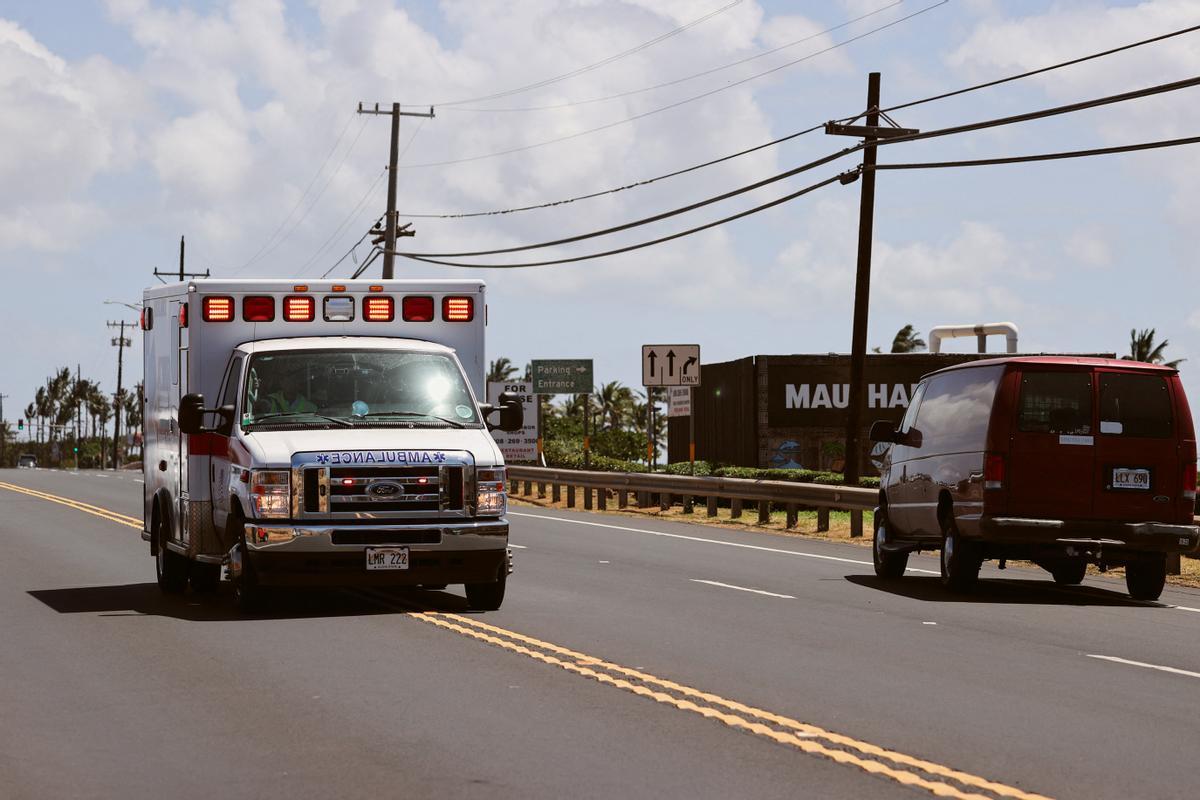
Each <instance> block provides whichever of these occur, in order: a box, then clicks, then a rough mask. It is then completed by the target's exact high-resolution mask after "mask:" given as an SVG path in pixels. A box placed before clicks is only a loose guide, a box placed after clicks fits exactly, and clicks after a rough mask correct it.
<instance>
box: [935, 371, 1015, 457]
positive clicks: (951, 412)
mask: <svg viewBox="0 0 1200 800" xmlns="http://www.w3.org/2000/svg"><path fill="white" fill-rule="evenodd" d="M1003 372H1004V367H1002V366H999V367H975V368H972V369H958V370H953V371H951V372H947V373H945V374H942V375H936V376H934V377H932V378H930V379H929V385H928V387H927V388H926V390H925V396H924V397H923V398H922V399H921V407H920V409H918V410H917V421H916V428H917V430H918V431H919V432H920V433H921V446H922V447H925V448H933V449H934V450H936V451H937V452H939V453H967V452H974V451H982V450H983V449H984V447H985V443H986V441H987V430H988V423H989V422H990V421H991V417H992V401H993V400H995V398H996V387H997V386H999V384H1000V376H1001V374H1003Z"/></svg>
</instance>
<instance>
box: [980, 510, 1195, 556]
mask: <svg viewBox="0 0 1200 800" xmlns="http://www.w3.org/2000/svg"><path fill="white" fill-rule="evenodd" d="M979 527H980V532H981V533H982V535H983V539H984V540H986V541H993V542H1000V543H1005V544H1030V545H1056V546H1061V547H1073V548H1077V549H1081V550H1093V549H1100V548H1103V549H1109V550H1113V549H1115V550H1134V551H1141V552H1147V553H1194V552H1196V551H1197V550H1200V525H1172V524H1168V523H1165V522H1125V523H1121V522H1104V521H1092V520H1062V519H1040V518H1027V517H983V518H982V519H981V520H980V525H979Z"/></svg>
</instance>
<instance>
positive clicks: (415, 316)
mask: <svg viewBox="0 0 1200 800" xmlns="http://www.w3.org/2000/svg"><path fill="white" fill-rule="evenodd" d="M401 310H402V314H403V316H404V321H405V322H433V298H432V297H422V296H420V295H413V296H411V297H406V298H404V301H403V302H402V303H401Z"/></svg>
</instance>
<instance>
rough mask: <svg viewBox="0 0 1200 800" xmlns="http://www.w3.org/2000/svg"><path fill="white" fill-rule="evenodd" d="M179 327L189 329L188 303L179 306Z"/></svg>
mask: <svg viewBox="0 0 1200 800" xmlns="http://www.w3.org/2000/svg"><path fill="white" fill-rule="evenodd" d="M179 327H181V328H186V327H187V303H180V304H179Z"/></svg>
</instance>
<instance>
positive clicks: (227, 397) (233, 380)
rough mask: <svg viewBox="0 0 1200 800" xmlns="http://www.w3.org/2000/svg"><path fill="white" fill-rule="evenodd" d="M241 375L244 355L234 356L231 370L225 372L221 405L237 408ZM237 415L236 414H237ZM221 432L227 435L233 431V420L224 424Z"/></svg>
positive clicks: (230, 363) (230, 365) (230, 366)
mask: <svg viewBox="0 0 1200 800" xmlns="http://www.w3.org/2000/svg"><path fill="white" fill-rule="evenodd" d="M241 375H242V356H240V355H237V356H234V357H233V360H232V361H230V362H229V371H228V372H226V373H225V388H224V390H223V391H222V392H221V402H220V403H219V405H222V406H233V407H234V409H235V410H236V408H237V395H238V379H239V378H240V377H241ZM235 417H236V414H235ZM226 429H228V430H226ZM221 433H223V434H225V435H226V436H228V435H229V434H231V433H233V421H232V420H230V421H229V422H228V423H226V424H222V426H221Z"/></svg>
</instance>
